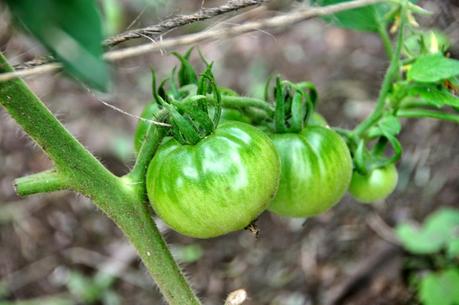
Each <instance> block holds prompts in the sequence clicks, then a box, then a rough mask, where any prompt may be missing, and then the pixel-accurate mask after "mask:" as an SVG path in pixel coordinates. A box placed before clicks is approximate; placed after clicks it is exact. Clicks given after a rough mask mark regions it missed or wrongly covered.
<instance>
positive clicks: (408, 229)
mask: <svg viewBox="0 0 459 305" xmlns="http://www.w3.org/2000/svg"><path fill="white" fill-rule="evenodd" d="M395 232H396V234H397V236H398V238H399V239H400V241H401V242H402V244H403V247H404V248H405V249H406V250H408V251H410V252H412V253H416V254H431V253H436V252H438V251H440V249H441V247H442V245H443V240H441V239H437V238H435V237H436V236H432V235H431V234H430V233H429V232H425V231H424V230H422V228H416V227H414V226H413V225H410V224H400V225H398V226H397V228H396V231H395Z"/></svg>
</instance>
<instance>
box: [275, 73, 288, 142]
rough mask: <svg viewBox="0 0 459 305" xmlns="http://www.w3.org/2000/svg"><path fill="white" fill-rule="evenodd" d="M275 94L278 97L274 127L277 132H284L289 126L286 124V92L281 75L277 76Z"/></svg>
mask: <svg viewBox="0 0 459 305" xmlns="http://www.w3.org/2000/svg"><path fill="white" fill-rule="evenodd" d="M274 95H275V98H276V110H275V112H274V127H275V130H276V132H278V133H283V132H286V131H287V126H286V124H285V93H284V90H283V87H282V82H281V79H280V77H279V76H277V77H276V84H275V87H274Z"/></svg>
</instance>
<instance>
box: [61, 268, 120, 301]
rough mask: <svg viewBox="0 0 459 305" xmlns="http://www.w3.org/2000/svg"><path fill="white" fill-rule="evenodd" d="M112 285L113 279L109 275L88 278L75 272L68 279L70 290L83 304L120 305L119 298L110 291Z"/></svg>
mask: <svg viewBox="0 0 459 305" xmlns="http://www.w3.org/2000/svg"><path fill="white" fill-rule="evenodd" d="M112 284H113V278H112V277H111V276H109V275H107V274H97V275H96V276H94V277H88V276H85V275H83V274H81V273H79V272H76V271H73V272H70V273H69V276H68V279H67V288H68V290H69V291H70V293H71V294H72V295H73V296H74V297H75V298H76V299H77V300H79V301H80V302H82V303H83V304H94V303H96V302H98V301H102V303H103V304H104V305H119V304H120V300H119V298H118V296H117V295H116V294H115V293H114V292H113V291H112V290H111V289H110V286H111V285H112Z"/></svg>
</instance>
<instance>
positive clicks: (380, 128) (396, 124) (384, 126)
mask: <svg viewBox="0 0 459 305" xmlns="http://www.w3.org/2000/svg"><path fill="white" fill-rule="evenodd" d="M401 130H402V125H401V124H400V120H399V119H398V118H396V117H395V116H393V115H387V116H384V117H383V118H382V119H381V120H380V121H379V122H378V124H377V125H376V126H374V127H372V128H370V130H369V131H368V136H369V137H370V138H375V137H380V136H385V135H391V136H396V135H398V134H399V133H400V131H401Z"/></svg>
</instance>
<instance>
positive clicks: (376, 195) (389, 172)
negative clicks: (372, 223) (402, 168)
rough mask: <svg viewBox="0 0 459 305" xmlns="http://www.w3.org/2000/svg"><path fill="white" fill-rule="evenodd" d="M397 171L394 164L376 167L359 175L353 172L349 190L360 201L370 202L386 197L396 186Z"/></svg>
mask: <svg viewBox="0 0 459 305" xmlns="http://www.w3.org/2000/svg"><path fill="white" fill-rule="evenodd" d="M397 181H398V173H397V168H396V167H395V165H393V164H391V165H389V166H386V167H383V168H377V169H374V170H373V171H371V172H370V173H368V174H367V175H361V174H359V173H358V172H354V173H353V175H352V181H351V185H350V187H349V192H350V193H351V195H352V197H353V198H354V199H355V200H357V201H359V202H361V203H372V202H375V201H380V200H383V199H386V198H387V197H388V196H389V195H390V194H391V193H392V192H393V191H394V189H395V187H396V186H397Z"/></svg>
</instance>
